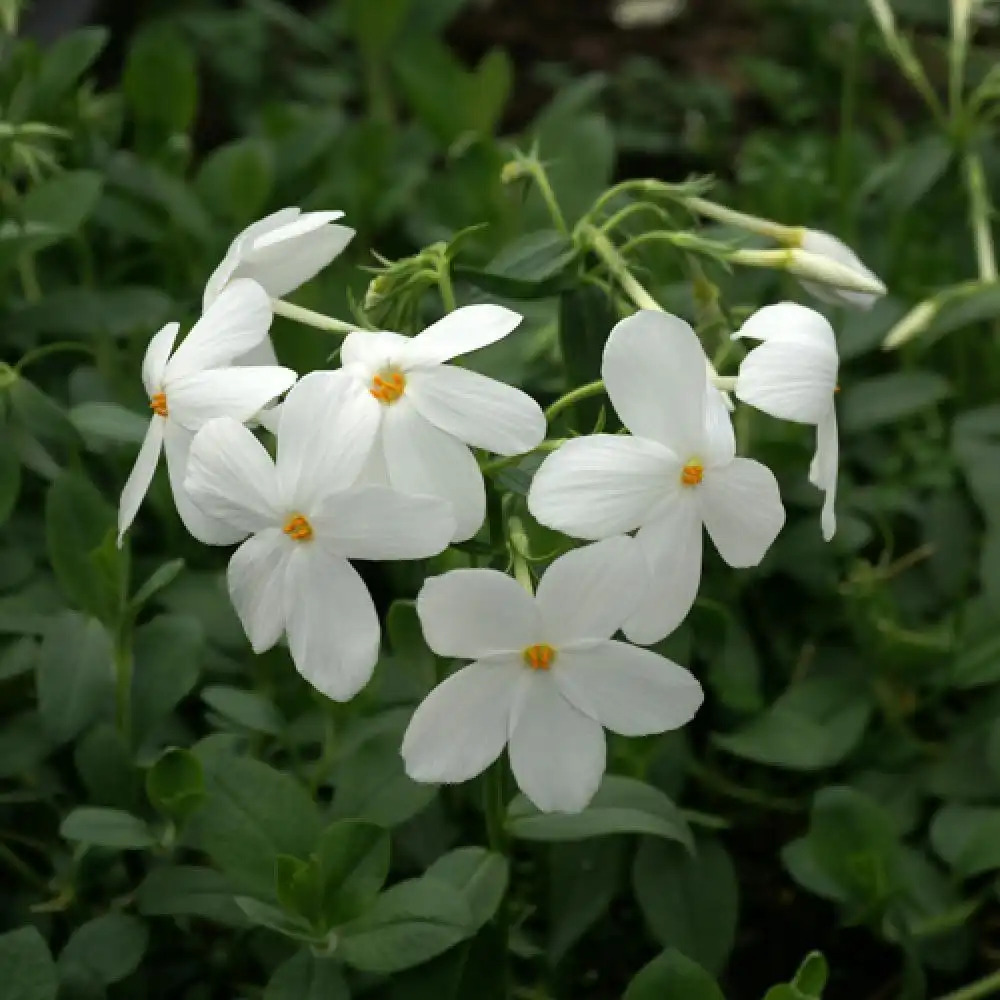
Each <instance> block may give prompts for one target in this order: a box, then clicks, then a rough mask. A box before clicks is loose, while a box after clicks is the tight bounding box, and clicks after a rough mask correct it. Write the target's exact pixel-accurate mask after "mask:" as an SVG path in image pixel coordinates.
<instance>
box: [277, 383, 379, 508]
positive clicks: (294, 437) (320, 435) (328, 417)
mask: <svg viewBox="0 0 1000 1000" xmlns="http://www.w3.org/2000/svg"><path fill="white" fill-rule="evenodd" d="M381 410H382V406H381V404H380V403H379V402H378V401H377V400H376V399H374V398H373V397H372V396H371V394H370V393H368V392H367V391H366V390H365V389H364V388H362V386H361V385H359V383H358V381H357V379H355V378H353V377H352V376H351V375H350V374H348V373H347V372H344V371H343V370H340V371H332V372H330V371H319V372H312V373H311V374H309V375H306V376H305V378H302V379H300V380H299V381H298V382H297V383H296V384H295V387H294V388H293V389H292V390H291V392H289V393H288V396H287V397H286V398H285V402H284V403H283V404H282V406H281V420H280V422H279V424H278V458H277V469H278V481H279V482H280V483H281V489H282V493H283V495H284V497H285V499H286V502H288V503H294V504H296V505H298V506H301V507H302V508H303V509H304V510H306V511H309V510H311V509H312V508H313V507H314V505H315V504H317V503H318V502H319V501H320V500H321V499H322V498H323V497H324V496H326V495H327V494H328V493H330V492H332V491H335V490H343V489H346V488H347V487H348V486H350V485H351V484H352V483H353V482H354V481H355V480H356V479H357V478H358V474H359V473H360V472H361V469H362V467H363V466H364V464H365V461H366V460H367V458H368V455H369V453H370V452H371V450H372V448H373V446H374V443H375V438H376V435H377V434H378V428H379V424H380V422H381V420H382V413H381Z"/></svg>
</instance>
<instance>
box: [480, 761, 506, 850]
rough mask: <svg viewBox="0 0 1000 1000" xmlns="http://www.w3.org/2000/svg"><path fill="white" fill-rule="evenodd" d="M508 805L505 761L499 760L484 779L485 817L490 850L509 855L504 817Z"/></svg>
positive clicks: (487, 771) (488, 769)
mask: <svg viewBox="0 0 1000 1000" xmlns="http://www.w3.org/2000/svg"><path fill="white" fill-rule="evenodd" d="M506 811H507V803H506V801H505V796H504V760H503V757H500V758H498V759H497V760H496V761H494V762H493V764H491V765H490V766H489V767H488V768H487V769H486V774H485V775H484V778H483V815H484V816H485V817H486V836H487V839H488V841H489V845H490V850H491V851H495V852H496V853H497V854H506V853H507V833H506V831H505V829H504V817H505V814H506Z"/></svg>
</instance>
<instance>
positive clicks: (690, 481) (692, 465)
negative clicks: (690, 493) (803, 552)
mask: <svg viewBox="0 0 1000 1000" xmlns="http://www.w3.org/2000/svg"><path fill="white" fill-rule="evenodd" d="M704 476H705V466H703V465H702V464H701V462H694V461H692V462H688V464H687V465H685V466H684V468H683V469H681V483H682V484H683V485H684V486H697V485H699V483H701V481H702V479H703V478H704Z"/></svg>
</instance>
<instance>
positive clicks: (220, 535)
mask: <svg viewBox="0 0 1000 1000" xmlns="http://www.w3.org/2000/svg"><path fill="white" fill-rule="evenodd" d="M193 438H194V433H193V432H192V431H189V430H186V429H185V428H184V427H181V425H180V424H178V423H177V422H176V421H175V420H170V419H169V418H168V419H167V420H165V421H164V428H163V450H164V454H165V455H166V458H167V476H168V477H169V479H170V489H171V490H172V491H173V494H174V506H175V507H176V508H177V513H178V514H179V515H180V519H181V520H182V521H183V522H184V527H185V528H187V530H188V531H189V532H190V533H191V534H192V535H193V536H194V537H195V538H197V539H198V541H199V542H202V543H203V544H205V545H232V544H234V543H235V542H239V541H241V540H242V539H243V538H244V537H246V532H245V531H244V530H243V529H242V528H234V527H233V526H232V525H231V524H226V522H225V521H219V520H216V519H215V518H212V517H209V516H208V515H207V514H206V513H204V512H203V511H202V510H201V508H200V507H198V506H197V505H196V504H195V502H194V501H193V500H192V499H191V497H190V495H189V494H188V492H187V490H186V489H185V488H184V477H185V475H186V473H187V463H188V453H189V452H190V450H191V441H192V439H193Z"/></svg>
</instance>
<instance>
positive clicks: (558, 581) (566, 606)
mask: <svg viewBox="0 0 1000 1000" xmlns="http://www.w3.org/2000/svg"><path fill="white" fill-rule="evenodd" d="M647 576H648V569H647V567H646V561H645V559H644V558H643V555H642V551H641V550H640V548H639V545H638V543H637V542H636V541H635V540H634V539H632V538H629V537H628V536H627V535H619V536H617V537H615V538H608V539H606V540H605V541H603V542H595V543H594V544H593V545H585V546H584V547H583V548H580V549H573V550H572V551H570V552H567V553H566V554H565V555H562V556H560V557H559V558H558V559H556V560H555V562H553V563H552V565H551V566H549V568H548V569H547V570H546V571H545V575H544V576H543V577H542V580H541V583H539V585H538V590H537V592H536V594H535V601H536V604H537V606H538V611H539V614H540V615H541V619H542V635H543V637H544V639H545V641H546V642H547V643H549V644H550V645H552V646H556V647H561V646H562V645H563V644H564V643H568V642H582V641H587V640H592V639H607V638H609V637H610V636H612V635H614V633H615V632H616V631H617V630H618V629H619V628H621V625H622V622H624V621H625V619H626V618H628V616H629V615H630V614H632V612H633V611H634V610H635V609H636V607H637V606H638V604H639V601H640V599H641V597H642V595H643V594H644V593H645V591H646V587H647V584H648V580H647Z"/></svg>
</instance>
